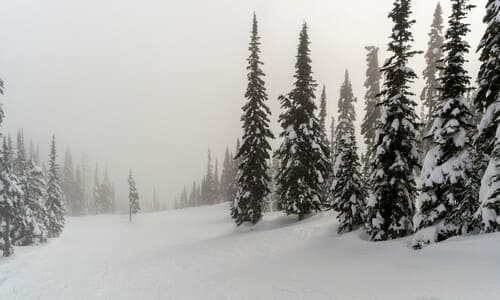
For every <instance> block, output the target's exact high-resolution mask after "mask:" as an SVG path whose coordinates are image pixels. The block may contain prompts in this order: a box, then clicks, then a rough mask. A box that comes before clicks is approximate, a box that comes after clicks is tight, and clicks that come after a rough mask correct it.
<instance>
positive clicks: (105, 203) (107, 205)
mask: <svg viewBox="0 0 500 300" xmlns="http://www.w3.org/2000/svg"><path fill="white" fill-rule="evenodd" d="M99 198H100V205H99V206H100V207H101V209H102V212H104V213H112V211H113V194H112V191H111V181H110V179H109V175H108V168H105V169H104V177H103V180H102V182H101V185H100V186H99Z"/></svg>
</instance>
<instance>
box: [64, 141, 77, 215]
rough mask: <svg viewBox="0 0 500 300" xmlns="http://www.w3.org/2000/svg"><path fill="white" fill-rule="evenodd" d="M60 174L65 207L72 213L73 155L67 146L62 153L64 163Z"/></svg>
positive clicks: (73, 186)
mask: <svg viewBox="0 0 500 300" xmlns="http://www.w3.org/2000/svg"><path fill="white" fill-rule="evenodd" d="M61 175H62V178H61V188H62V190H63V192H64V195H65V196H66V208H67V209H68V214H69V215H74V212H73V210H74V208H75V207H74V206H75V203H74V202H75V199H74V188H75V170H74V168H73V156H72V155H71V150H70V149H69V148H66V152H65V153H64V163H63V169H62V174H61Z"/></svg>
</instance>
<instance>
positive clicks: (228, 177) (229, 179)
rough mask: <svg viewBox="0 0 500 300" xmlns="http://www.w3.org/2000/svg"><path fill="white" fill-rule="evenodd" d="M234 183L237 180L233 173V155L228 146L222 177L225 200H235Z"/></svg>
mask: <svg viewBox="0 0 500 300" xmlns="http://www.w3.org/2000/svg"><path fill="white" fill-rule="evenodd" d="M234 184H235V180H234V175H233V158H232V156H231V153H230V152H229V148H227V147H226V152H225V153H224V161H223V162H222V173H221V177H220V193H221V198H222V201H223V202H229V201H233V200H234V198H233V197H234V195H233V193H232V188H233V185H234ZM193 188H194V186H193Z"/></svg>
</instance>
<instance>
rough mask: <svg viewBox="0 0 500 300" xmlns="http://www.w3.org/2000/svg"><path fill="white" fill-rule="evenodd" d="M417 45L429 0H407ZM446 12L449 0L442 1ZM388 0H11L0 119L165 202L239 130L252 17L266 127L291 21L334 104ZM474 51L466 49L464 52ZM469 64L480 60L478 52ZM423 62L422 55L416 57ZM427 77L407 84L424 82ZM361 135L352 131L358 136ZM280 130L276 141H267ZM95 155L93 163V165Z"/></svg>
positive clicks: (358, 86)
mask: <svg viewBox="0 0 500 300" xmlns="http://www.w3.org/2000/svg"><path fill="white" fill-rule="evenodd" d="M413 2H414V3H413V10H414V14H413V17H414V18H415V19H416V20H417V24H416V25H415V26H414V27H413V28H412V31H413V33H414V36H415V49H418V50H426V43H427V40H428V38H427V33H428V32H429V26H430V24H431V22H432V15H433V11H434V7H435V5H436V3H437V1H434V0H416V1H413ZM471 2H472V3H473V4H476V5H479V7H477V8H476V9H474V11H473V12H472V13H471V14H470V16H469V21H470V23H471V24H472V26H471V29H472V32H471V33H470V34H469V35H468V40H469V42H470V43H471V45H472V48H473V50H475V48H476V46H477V44H478V42H479V39H480V37H481V34H482V31H483V29H484V27H483V25H482V23H481V19H482V15H483V13H484V7H483V6H484V3H483V2H484V1H480V0H473V1H471ZM441 3H442V5H443V9H444V13H445V18H446V17H447V15H448V12H449V1H441ZM391 8H392V0H358V1H340V0H321V1H320V0H279V1H278V0H257V1H246V0H245V1H242V0H240V1H235V0H211V1H207V0H182V1H168V0H167V1H165V0H85V1H83V0H71V1H67V0H44V1H40V0H14V1H2V9H1V10H0V77H1V78H2V79H3V80H4V81H5V84H6V95H5V96H4V97H2V102H3V103H4V110H5V112H6V120H5V122H4V125H3V127H2V129H1V131H2V132H4V133H5V132H10V133H14V132H15V131H16V130H17V128H20V127H22V128H24V131H25V135H26V136H27V138H28V139H29V138H33V139H34V140H35V142H37V143H39V144H40V147H41V148H42V150H43V151H42V154H43V155H44V156H45V154H46V152H47V151H46V149H47V145H48V143H49V139H50V135H51V134H52V133H54V134H55V135H56V136H57V138H58V146H59V154H60V159H61V160H62V156H63V154H64V150H65V149H66V147H67V146H68V145H69V146H70V147H71V150H72V152H73V156H74V157H75V158H78V159H79V158H80V155H81V153H82V152H86V153H88V155H89V156H90V158H91V160H92V161H95V160H98V161H99V163H100V165H101V166H104V165H105V164H107V165H108V166H109V168H110V173H111V176H112V179H113V180H114V181H115V185H116V187H117V194H118V195H119V196H120V197H121V198H124V197H126V194H127V186H126V178H127V174H128V169H129V168H132V169H133V170H134V172H135V173H136V181H137V183H138V188H139V193H140V194H141V196H142V198H150V197H151V194H152V187H153V185H154V184H155V185H156V187H157V190H158V195H159V196H160V198H161V200H164V201H173V200H174V198H175V197H177V196H178V194H179V192H180V190H181V188H182V186H183V185H187V186H188V187H190V185H191V183H192V180H193V179H196V180H198V179H200V178H201V176H202V174H203V172H204V170H205V166H206V152H207V148H209V147H210V148H211V149H212V150H213V152H214V155H216V156H218V157H219V158H222V157H223V153H224V149H225V147H226V145H229V146H230V147H231V148H234V144H235V140H236V138H237V137H238V136H239V135H240V131H241V130H240V128H241V125H240V122H239V119H240V115H241V110H240V107H241V106H242V104H243V101H244V98H243V95H244V92H245V88H246V70H245V67H246V57H247V56H248V50H247V48H248V42H249V32H250V27H251V16H252V13H253V12H254V11H255V12H256V13H257V17H258V20H259V30H260V35H261V37H262V40H261V41H262V48H261V50H262V60H263V61H264V63H265V65H264V67H263V68H264V72H265V73H266V75H267V76H266V79H265V80H266V87H267V89H268V94H269V99H270V100H269V105H270V107H271V109H272V111H273V114H274V115H273V118H272V119H273V128H274V132H275V133H276V135H278V133H279V130H278V126H277V124H276V122H275V120H276V118H277V115H278V114H279V103H278V100H277V97H278V96H279V95H280V94H282V93H286V92H288V91H289V90H290V89H291V84H292V82H293V80H292V79H293V78H292V75H293V66H294V59H295V55H296V45H297V42H298V33H299V30H300V26H301V24H302V22H303V21H307V23H308V25H309V27H310V38H311V43H312V44H311V50H312V60H313V72H314V75H315V79H316V80H317V83H318V84H320V85H322V84H325V85H326V87H327V95H328V98H329V103H328V113H329V114H330V115H331V114H332V113H334V112H335V111H336V99H337V98H338V93H339V88H340V84H341V82H342V80H343V76H344V72H345V69H346V68H348V69H349V72H350V74H351V77H352V84H353V87H354V93H355V95H356V96H357V97H358V107H359V108H360V109H358V121H359V120H360V119H361V118H362V116H363V115H362V112H361V108H362V106H361V104H362V102H363V100H362V99H363V95H364V88H363V82H364V79H365V78H364V73H365V69H366V67H365V53H366V51H365V50H364V46H366V45H376V46H379V47H381V50H382V51H381V53H380V61H381V62H383V61H384V60H385V58H387V55H386V52H385V48H386V46H385V45H386V43H387V42H388V38H387V37H388V36H389V34H390V31H391V27H392V24H391V22H390V20H389V19H388V18H387V14H388V12H389V11H390V10H391ZM473 52H474V51H473ZM470 59H471V60H476V61H474V62H471V63H469V64H468V69H469V70H470V72H471V74H470V75H471V76H473V77H475V76H476V73H477V69H478V66H479V64H478V62H477V55H476V54H475V53H472V54H471V56H470ZM410 67H413V68H414V69H415V70H416V72H417V73H418V74H421V72H422V70H423V67H424V59H423V55H421V56H419V57H416V58H415V59H413V60H412V61H411V64H410ZM421 86H422V82H421V81H420V80H419V81H418V82H416V83H415V85H414V87H415V91H416V92H418V93H419V90H420V89H421ZM358 142H359V143H361V140H358ZM276 143H277V142H276V141H275V142H273V144H274V145H275V144H276ZM92 168H93V166H92Z"/></svg>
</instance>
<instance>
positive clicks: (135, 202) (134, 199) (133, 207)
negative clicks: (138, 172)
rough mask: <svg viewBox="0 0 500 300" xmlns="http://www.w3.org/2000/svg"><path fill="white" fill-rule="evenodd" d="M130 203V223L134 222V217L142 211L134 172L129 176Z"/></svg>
mask: <svg viewBox="0 0 500 300" xmlns="http://www.w3.org/2000/svg"><path fill="white" fill-rule="evenodd" d="M128 189H129V191H128V201H129V214H130V221H132V215H134V214H136V213H138V212H139V211H140V210H141V207H140V205H139V193H138V192H137V188H136V186H135V180H134V176H133V175H132V170H130V173H129V175H128Z"/></svg>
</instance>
